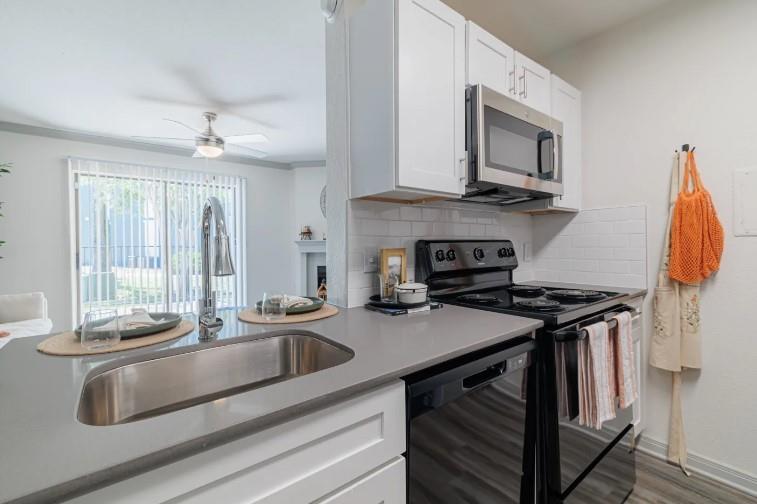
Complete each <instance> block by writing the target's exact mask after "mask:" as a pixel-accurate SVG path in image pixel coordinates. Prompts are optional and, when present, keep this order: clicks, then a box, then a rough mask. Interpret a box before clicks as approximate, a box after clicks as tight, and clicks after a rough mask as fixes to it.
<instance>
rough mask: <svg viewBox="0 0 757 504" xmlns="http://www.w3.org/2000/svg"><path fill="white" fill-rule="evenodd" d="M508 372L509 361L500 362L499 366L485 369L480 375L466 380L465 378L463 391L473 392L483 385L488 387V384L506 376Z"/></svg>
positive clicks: (477, 374) (474, 375) (471, 376)
mask: <svg viewBox="0 0 757 504" xmlns="http://www.w3.org/2000/svg"><path fill="white" fill-rule="evenodd" d="M506 370H507V361H504V362H500V363H499V364H494V365H493V366H489V367H488V368H486V369H484V370H483V371H479V372H478V373H475V374H472V375H470V376H466V377H465V378H463V389H464V390H471V389H474V388H477V387H480V386H482V385H486V384H487V383H491V382H493V381H494V380H496V379H497V378H499V377H501V376H502V375H503V374H505V371H506Z"/></svg>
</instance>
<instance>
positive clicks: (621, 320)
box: [610, 311, 639, 409]
mask: <svg viewBox="0 0 757 504" xmlns="http://www.w3.org/2000/svg"><path fill="white" fill-rule="evenodd" d="M611 320H615V322H616V323H617V325H616V326H615V328H614V329H611V330H610V341H611V345H610V346H611V347H612V348H613V352H614V354H615V365H614V369H615V387H616V389H615V395H616V397H617V398H618V405H619V406H620V408H621V409H624V408H627V407H629V406H631V405H632V404H633V403H634V401H636V399H638V398H639V385H638V383H637V381H636V356H635V355H634V351H633V317H632V316H631V313H630V312H627V311H624V312H620V313H618V314H617V315H615V316H613V317H612V319H611Z"/></svg>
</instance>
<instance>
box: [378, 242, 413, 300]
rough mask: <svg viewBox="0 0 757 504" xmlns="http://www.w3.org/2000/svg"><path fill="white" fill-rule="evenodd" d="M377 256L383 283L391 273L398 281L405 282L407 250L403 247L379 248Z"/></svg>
mask: <svg viewBox="0 0 757 504" xmlns="http://www.w3.org/2000/svg"><path fill="white" fill-rule="evenodd" d="M379 257H380V261H381V278H382V279H383V280H384V282H383V283H384V285H386V281H387V280H388V279H389V276H390V275H391V274H394V276H395V277H396V278H397V279H398V280H399V283H404V282H407V251H406V250H405V249H404V248H389V249H381V250H380V252H379ZM382 294H384V293H382Z"/></svg>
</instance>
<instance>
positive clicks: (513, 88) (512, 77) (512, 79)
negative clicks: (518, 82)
mask: <svg viewBox="0 0 757 504" xmlns="http://www.w3.org/2000/svg"><path fill="white" fill-rule="evenodd" d="M507 75H508V78H509V79H510V82H511V83H512V84H511V85H510V89H508V91H509V92H510V94H513V95H514V94H516V93H517V89H516V86H515V67H513V70H512V72H510V73H508V74H507Z"/></svg>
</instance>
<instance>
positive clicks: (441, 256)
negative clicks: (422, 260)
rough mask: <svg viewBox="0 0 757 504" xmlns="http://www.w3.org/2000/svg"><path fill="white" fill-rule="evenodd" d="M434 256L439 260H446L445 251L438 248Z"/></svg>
mask: <svg viewBox="0 0 757 504" xmlns="http://www.w3.org/2000/svg"><path fill="white" fill-rule="evenodd" d="M434 256H435V257H436V260H437V261H438V262H442V261H444V251H443V250H437V251H436V254H434Z"/></svg>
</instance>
